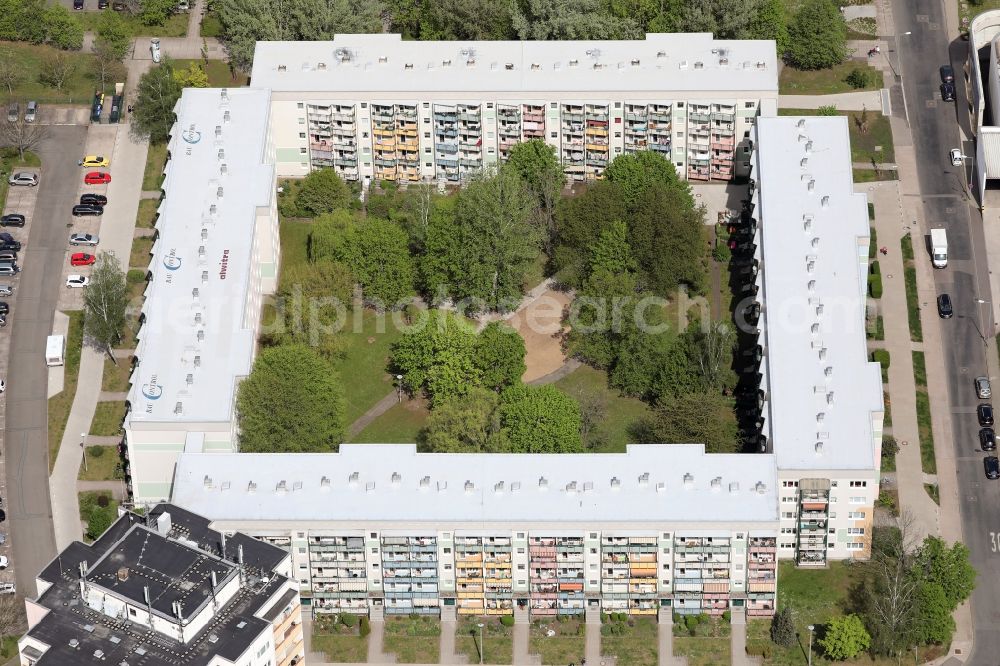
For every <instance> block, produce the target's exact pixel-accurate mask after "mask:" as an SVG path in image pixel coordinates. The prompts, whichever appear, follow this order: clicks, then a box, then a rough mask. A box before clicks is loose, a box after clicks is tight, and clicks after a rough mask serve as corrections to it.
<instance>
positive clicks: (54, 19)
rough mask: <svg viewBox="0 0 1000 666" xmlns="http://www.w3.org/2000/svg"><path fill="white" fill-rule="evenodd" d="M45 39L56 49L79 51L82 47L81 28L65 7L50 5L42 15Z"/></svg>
mask: <svg viewBox="0 0 1000 666" xmlns="http://www.w3.org/2000/svg"><path fill="white" fill-rule="evenodd" d="M42 21H43V22H44V23H45V30H46V39H47V41H48V43H49V44H51V45H52V46H54V47H56V48H58V49H79V48H80V47H82V46H83V26H82V25H80V22H79V21H78V20H77V18H76V17H75V16H73V14H72V13H71V12H70V10H68V9H67V8H66V7H64V6H62V5H60V4H52V5H49V6H48V7H46V8H45V12H44V14H43V15H42Z"/></svg>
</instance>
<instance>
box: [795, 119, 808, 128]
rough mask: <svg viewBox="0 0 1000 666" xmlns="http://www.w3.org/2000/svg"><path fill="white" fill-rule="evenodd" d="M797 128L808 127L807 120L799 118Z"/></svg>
mask: <svg viewBox="0 0 1000 666" xmlns="http://www.w3.org/2000/svg"><path fill="white" fill-rule="evenodd" d="M795 126H796V127H800V128H801V127H805V126H806V119H805V118H799V119H798V120H797V121H796V123H795Z"/></svg>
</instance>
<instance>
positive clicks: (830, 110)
mask: <svg viewBox="0 0 1000 666" xmlns="http://www.w3.org/2000/svg"><path fill="white" fill-rule="evenodd" d="M816 115H817V116H839V115H840V112H839V111H837V107H836V106H835V105H833V104H831V105H828V106H821V107H819V108H818V109H816Z"/></svg>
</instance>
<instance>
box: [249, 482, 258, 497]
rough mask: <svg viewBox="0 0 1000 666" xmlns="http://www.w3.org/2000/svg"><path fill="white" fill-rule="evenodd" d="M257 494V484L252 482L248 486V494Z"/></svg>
mask: <svg viewBox="0 0 1000 666" xmlns="http://www.w3.org/2000/svg"><path fill="white" fill-rule="evenodd" d="M256 492H257V484H256V483H254V482H253V481H251V482H250V483H248V484H247V493H248V494H250V495H253V494H254V493H256Z"/></svg>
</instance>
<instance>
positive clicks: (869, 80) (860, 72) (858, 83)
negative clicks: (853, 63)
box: [847, 67, 877, 88]
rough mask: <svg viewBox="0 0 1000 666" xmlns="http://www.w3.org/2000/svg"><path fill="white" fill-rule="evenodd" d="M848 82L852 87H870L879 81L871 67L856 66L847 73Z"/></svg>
mask: <svg viewBox="0 0 1000 666" xmlns="http://www.w3.org/2000/svg"><path fill="white" fill-rule="evenodd" d="M847 83H848V84H849V85H850V86H851V87H852V88H869V87H871V86H874V85H875V84H876V83H877V81H876V78H875V72H874V71H873V70H872V69H871V68H869V67H855V68H854V69H852V70H851V73H850V74H848V75H847Z"/></svg>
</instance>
